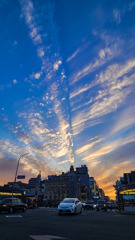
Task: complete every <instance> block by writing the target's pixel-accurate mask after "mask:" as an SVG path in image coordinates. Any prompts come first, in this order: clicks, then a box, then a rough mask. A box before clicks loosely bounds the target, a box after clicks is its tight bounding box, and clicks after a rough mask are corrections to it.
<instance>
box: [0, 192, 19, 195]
mask: <svg viewBox="0 0 135 240" xmlns="http://www.w3.org/2000/svg"><path fill="white" fill-rule="evenodd" d="M0 195H9V196H12V195H14V196H21V195H22V193H10V192H0Z"/></svg>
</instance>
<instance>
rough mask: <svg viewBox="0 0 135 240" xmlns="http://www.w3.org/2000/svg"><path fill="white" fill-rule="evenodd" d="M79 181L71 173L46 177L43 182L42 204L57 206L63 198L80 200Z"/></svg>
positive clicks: (72, 172)
mask: <svg viewBox="0 0 135 240" xmlns="http://www.w3.org/2000/svg"><path fill="white" fill-rule="evenodd" d="M80 186H81V185H80V180H79V179H78V178H77V176H76V175H75V174H74V171H72V168H71V169H70V171H69V172H68V173H62V174H61V175H59V176H57V175H52V176H48V178H47V179H46V180H45V192H44V204H45V205H47V206H57V205H58V204H59V203H60V202H61V201H62V200H63V199H64V198H74V197H77V198H80V196H81V192H80V189H81V188H80Z"/></svg>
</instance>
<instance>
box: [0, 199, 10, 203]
mask: <svg viewBox="0 0 135 240" xmlns="http://www.w3.org/2000/svg"><path fill="white" fill-rule="evenodd" d="M11 201H12V199H2V200H1V202H0V203H11Z"/></svg>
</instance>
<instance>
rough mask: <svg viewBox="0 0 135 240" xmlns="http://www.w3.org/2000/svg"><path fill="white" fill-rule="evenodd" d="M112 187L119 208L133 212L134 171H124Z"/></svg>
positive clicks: (134, 205) (134, 194)
mask: <svg viewBox="0 0 135 240" xmlns="http://www.w3.org/2000/svg"><path fill="white" fill-rule="evenodd" d="M114 188H115V190H116V200H117V204H118V207H119V210H120V211H134V212H135V171H131V172H130V173H124V175H123V177H121V178H120V180H119V181H118V180H117V181H116V183H115V185H114Z"/></svg>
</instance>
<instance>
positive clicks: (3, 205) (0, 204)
mask: <svg viewBox="0 0 135 240" xmlns="http://www.w3.org/2000/svg"><path fill="white" fill-rule="evenodd" d="M20 210H21V211H23V212H26V210H27V205H26V204H25V203H23V202H22V201H21V199H19V198H4V199H2V200H1V201H0V212H2V211H6V212H9V213H13V212H16V211H20Z"/></svg>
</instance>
